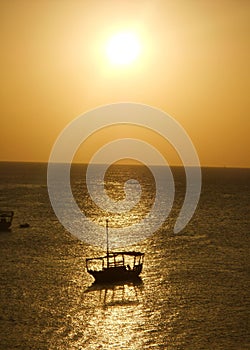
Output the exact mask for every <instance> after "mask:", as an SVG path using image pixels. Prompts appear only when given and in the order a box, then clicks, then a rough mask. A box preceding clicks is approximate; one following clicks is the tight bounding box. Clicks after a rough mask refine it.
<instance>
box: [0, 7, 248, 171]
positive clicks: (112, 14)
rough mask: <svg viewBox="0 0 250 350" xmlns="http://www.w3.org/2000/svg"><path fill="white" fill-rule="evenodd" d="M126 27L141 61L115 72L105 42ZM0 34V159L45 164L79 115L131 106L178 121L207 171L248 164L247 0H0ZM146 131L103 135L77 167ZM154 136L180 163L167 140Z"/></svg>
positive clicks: (174, 161) (171, 158) (90, 144)
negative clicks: (103, 148)
mask: <svg viewBox="0 0 250 350" xmlns="http://www.w3.org/2000/svg"><path fill="white" fill-rule="evenodd" d="M121 30H130V31H134V32H136V33H137V34H138V35H139V37H140V40H141V54H140V56H138V58H137V60H136V61H135V62H134V63H131V65H128V66H120V67H118V66H114V65H112V64H111V63H110V62H108V60H107V58H106V56H105V45H106V43H107V41H108V39H109V38H110V37H111V36H112V35H113V34H115V33H116V32H118V31H121ZM0 36H1V55H0V67H1V85H0V94H1V131H2V132H1V141H0V142H1V147H0V160H10V161H12V160H13V161H47V160H48V157H49V154H50V150H51V148H52V145H53V143H54V141H55V139H56V137H57V136H58V134H59V133H60V131H61V130H62V129H63V128H64V127H65V126H66V125H67V124H68V123H69V122H70V121H71V120H73V119H74V118H75V117H77V116H79V115H81V114H82V113H84V112H85V111H87V110H89V109H92V108H94V107H97V106H99V105H102V104H108V103H113V102H121V101H131V102H139V103H144V104H148V105H151V106H155V107H158V108H161V109H163V110H164V111H165V112H167V113H168V114H170V115H171V116H173V117H174V118H175V119H176V120H177V121H178V122H179V123H181V125H182V126H183V127H184V128H185V129H186V131H187V133H188V134H189V136H190V137H191V139H192V141H193V143H194V145H195V147H196V149H197V152H198V154H199V157H200V161H201V164H202V165H204V166H236V167H237V166H239V167H249V166H250V157H249V149H250V141H249V139H250V138H249V132H250V98H249V97H250V96H249V95H250V93H249V92H250V74H249V62H250V1H247V0H238V1H236V0H234V1H230V0H218V1H211V0H199V1H197V0H196V1H192V0H182V1H181V0H179V1H178V0H175V1H167V0H162V1H157V0H152V1H119V0H115V1H101V0H99V1H94V0H91V1H74V0H67V1H66V0H57V1H56V0H50V1H46V0H36V1H34V0H31V1H27V0H26V1H25V0H23V1H22V0H11V1H10V0H1V2H0ZM147 132H148V131H145V132H144V131H142V130H136V128H125V129H119V128H118V127H117V128H116V129H114V130H113V131H110V130H106V131H105V130H104V131H102V132H100V133H99V134H98V135H97V136H96V138H95V140H94V141H93V142H91V140H88V141H87V142H86V144H87V146H86V148H85V150H86V152H85V153H84V152H83V153H82V154H81V156H79V157H78V159H76V160H78V161H87V160H88V159H89V157H90V156H91V153H92V151H94V149H95V148H96V147H99V146H100V145H101V144H102V143H105V142H107V141H109V139H110V140H111V139H113V138H114V137H118V136H119V137H130V136H133V137H134V136H137V137H141V138H142V139H147ZM148 137H149V138H150V139H152V140H153V142H154V145H156V146H158V147H159V149H160V151H161V152H163V153H164V152H165V156H166V158H168V157H169V159H168V161H169V162H170V163H171V164H177V163H178V159H177V158H176V155H174V154H172V153H171V151H170V150H169V146H168V145H164V140H162V139H160V138H157V136H155V135H153V136H152V135H151V136H150V135H149V136H148ZM99 144H100V145H99ZM80 153H81V152H79V154H80Z"/></svg>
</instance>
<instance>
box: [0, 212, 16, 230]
mask: <svg viewBox="0 0 250 350" xmlns="http://www.w3.org/2000/svg"><path fill="white" fill-rule="evenodd" d="M13 216H14V212H13V211H11V210H0V231H6V230H9V228H10V226H11V223H12V219H13Z"/></svg>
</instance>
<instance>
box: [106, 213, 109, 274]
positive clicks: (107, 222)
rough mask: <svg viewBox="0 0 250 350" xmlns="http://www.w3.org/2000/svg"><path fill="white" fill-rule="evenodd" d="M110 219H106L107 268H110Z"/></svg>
mask: <svg viewBox="0 0 250 350" xmlns="http://www.w3.org/2000/svg"><path fill="white" fill-rule="evenodd" d="M108 224H109V221H108V219H106V236H107V268H109V232H108Z"/></svg>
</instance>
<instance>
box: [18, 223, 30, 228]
mask: <svg viewBox="0 0 250 350" xmlns="http://www.w3.org/2000/svg"><path fill="white" fill-rule="evenodd" d="M19 227H20V228H28V227H30V224H28V223H27V222H25V223H24V224H20V225H19Z"/></svg>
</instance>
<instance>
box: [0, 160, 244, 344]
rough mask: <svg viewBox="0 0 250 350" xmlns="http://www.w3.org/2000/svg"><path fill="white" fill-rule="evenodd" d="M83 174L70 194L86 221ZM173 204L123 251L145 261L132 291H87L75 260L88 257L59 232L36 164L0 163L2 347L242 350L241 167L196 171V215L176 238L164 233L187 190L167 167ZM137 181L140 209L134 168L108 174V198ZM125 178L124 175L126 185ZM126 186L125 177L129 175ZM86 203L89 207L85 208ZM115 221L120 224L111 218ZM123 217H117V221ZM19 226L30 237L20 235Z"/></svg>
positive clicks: (76, 171) (89, 251) (147, 179)
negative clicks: (7, 212)
mask: <svg viewBox="0 0 250 350" xmlns="http://www.w3.org/2000/svg"><path fill="white" fill-rule="evenodd" d="M82 170H83V169H82V167H80V166H75V167H74V168H73V170H72V187H73V193H74V194H75V196H76V197H78V198H77V199H78V202H79V205H80V206H81V208H82V209H84V210H85V211H86V213H87V214H88V215H89V216H90V217H91V218H92V220H98V218H99V217H100V216H102V213H101V212H100V211H99V210H98V208H96V207H95V206H94V205H93V203H92V204H91V202H90V200H89V198H87V195H86V189H85V188H84V184H83V183H82V172H81V171H82ZM173 172H174V175H175V183H176V200H175V204H174V207H173V210H172V212H171V214H170V217H169V219H168V220H166V222H165V224H164V225H163V227H162V228H161V229H160V230H158V231H157V232H156V234H154V235H153V236H151V237H150V238H148V239H146V240H144V241H143V242H141V243H140V244H138V245H137V246H134V247H129V249H134V248H135V249H138V250H141V251H143V252H145V254H146V255H145V264H144V269H143V273H142V275H141V277H142V283H141V284H138V285H133V284H124V285H122V284H121V285H113V286H106V287H105V286H103V287H102V288H94V287H90V286H91V284H92V278H91V276H89V275H88V274H87V273H86V270H85V258H86V257H90V256H98V254H99V253H102V250H101V249H100V248H95V247H91V246H89V245H86V244H85V243H83V242H80V241H78V240H77V239H75V238H73V237H72V236H71V235H70V234H69V233H67V232H66V231H65V230H64V228H63V227H62V226H61V224H60V223H59V222H58V220H57V218H56V217H55V215H54V213H53V211H52V209H51V207H50V203H49V199H48V195H47V188H46V165H44V164H18V163H0V207H2V208H5V209H8V208H9V209H13V210H14V211H15V217H14V220H13V225H12V231H11V232H1V233H0V266H1V274H0V348H1V349H25V350H26V349H65V350H66V349H67V350H68V349H87V350H88V349H89V350H92V349H131V350H134V349H135V350H141V349H169V350H172V349H190V350H196V349H197V350H198V349H249V348H250V337H249V323H248V322H249V321H248V316H249V315H248V310H249V288H250V286H249V228H250V217H249V207H250V205H249V204H250V203H249V198H250V169H248V170H247V169H203V189H202V195H201V200H200V203H199V206H198V209H197V211H196V213H195V215H194V217H193V219H192V221H191V222H190V223H189V225H188V226H187V227H186V228H185V229H184V230H183V231H182V232H181V233H180V234H178V235H174V234H173V233H172V227H173V224H174V222H175V220H176V217H177V215H178V210H179V209H180V206H181V204H182V201H183V195H184V191H185V182H184V180H183V173H182V171H181V169H174V171H173ZM131 174H132V175H135V174H137V175H136V176H138V179H140V178H141V181H142V183H143V186H144V187H143V191H144V192H143V197H142V198H143V201H144V203H142V204H143V206H142V205H141V206H138V208H137V212H133V215H134V217H135V218H137V220H139V219H138V218H139V217H140V215H142V214H141V213H140V212H139V208H142V207H143V208H144V210H147V207H148V206H150V204H151V201H152V191H153V190H154V184H153V181H152V177H151V176H150V174H148V172H147V171H146V170H145V169H144V168H142V167H128V166H118V167H112V169H111V171H110V173H109V175H107V179H106V180H107V184H108V191H109V192H110V194H111V195H112V193H113V196H114V197H116V196H118V197H119V196H122V190H121V188H122V182H123V180H124V177H127V176H129V175H131ZM125 175H126V176H125ZM132 177H133V176H132ZM86 203H88V205H87V207H84V206H86ZM111 219H112V220H113V222H118V223H119V216H115V215H114V216H113V217H112V218H111ZM129 220H131V217H126V215H125V216H123V217H122V222H124V223H126V222H129ZM23 222H28V223H29V224H30V225H31V227H30V228H26V229H20V228H19V224H20V223H23Z"/></svg>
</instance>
